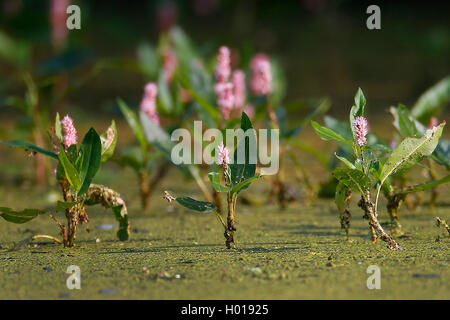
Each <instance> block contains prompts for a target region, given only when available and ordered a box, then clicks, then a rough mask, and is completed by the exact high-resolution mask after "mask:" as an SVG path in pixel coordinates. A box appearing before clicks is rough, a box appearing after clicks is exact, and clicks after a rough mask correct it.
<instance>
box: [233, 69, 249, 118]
mask: <svg viewBox="0 0 450 320" xmlns="http://www.w3.org/2000/svg"><path fill="white" fill-rule="evenodd" d="M231 82H232V83H233V94H234V107H235V108H236V109H240V108H242V107H243V106H244V103H245V99H246V95H247V92H246V89H245V73H244V71H242V70H236V71H234V72H233V75H232V77H231Z"/></svg>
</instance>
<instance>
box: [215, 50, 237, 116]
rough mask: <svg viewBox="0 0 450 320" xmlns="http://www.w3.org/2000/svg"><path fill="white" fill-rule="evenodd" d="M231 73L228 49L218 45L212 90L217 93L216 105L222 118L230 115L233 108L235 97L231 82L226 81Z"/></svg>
mask: <svg viewBox="0 0 450 320" xmlns="http://www.w3.org/2000/svg"><path fill="white" fill-rule="evenodd" d="M230 74H231V65H230V49H228V48H227V47H225V46H222V47H220V49H219V55H218V59H217V67H216V85H215V86H214V91H215V92H216V95H217V105H218V106H219V108H220V111H221V112H222V116H223V117H224V119H228V118H229V117H230V113H231V110H233V108H234V104H235V99H234V92H233V83H231V82H228V81H229V80H228V78H229V77H230Z"/></svg>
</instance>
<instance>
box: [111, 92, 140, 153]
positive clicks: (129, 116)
mask: <svg viewBox="0 0 450 320" xmlns="http://www.w3.org/2000/svg"><path fill="white" fill-rule="evenodd" d="M117 103H118V104H119V107H120V110H121V111H122V113H123V115H124V117H125V119H126V120H127V122H128V124H129V125H130V127H131V130H133V132H134V135H135V136H136V139H137V140H138V142H139V145H140V146H141V149H142V151H143V152H146V150H147V140H146V139H145V135H144V130H143V129H142V126H141V124H140V122H139V119H138V117H137V116H136V114H135V113H134V112H133V111H131V109H130V108H129V107H128V106H127V105H126V103H125V102H124V101H123V100H122V99H117Z"/></svg>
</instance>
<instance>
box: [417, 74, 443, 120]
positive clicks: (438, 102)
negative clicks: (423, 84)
mask: <svg viewBox="0 0 450 320" xmlns="http://www.w3.org/2000/svg"><path fill="white" fill-rule="evenodd" d="M449 102H450V76H449V77H446V78H444V79H442V80H441V81H439V82H438V83H437V84H435V85H434V86H432V87H431V88H429V89H428V90H427V91H425V92H424V93H423V94H422V95H421V96H420V97H419V99H418V100H417V102H416V103H415V104H414V106H413V108H412V110H411V114H412V116H413V117H414V118H415V119H417V120H419V121H420V122H422V123H423V124H425V125H426V124H428V121H429V120H430V118H431V117H432V116H435V115H436V114H437V113H438V112H439V111H440V110H441V109H442V108H443V107H445V106H446V105H447V104H448V103H449Z"/></svg>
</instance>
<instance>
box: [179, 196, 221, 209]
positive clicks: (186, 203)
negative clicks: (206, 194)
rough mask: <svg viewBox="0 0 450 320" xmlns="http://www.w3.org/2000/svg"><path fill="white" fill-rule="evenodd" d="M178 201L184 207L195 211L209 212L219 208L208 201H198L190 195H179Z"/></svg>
mask: <svg viewBox="0 0 450 320" xmlns="http://www.w3.org/2000/svg"><path fill="white" fill-rule="evenodd" d="M176 201H177V202H178V203H179V204H181V205H182V206H183V207H186V208H188V209H191V210H195V211H200V212H208V211H213V210H217V207H216V206H215V205H213V204H212V203H211V202H208V201H197V200H194V199H192V198H189V197H177V198H176Z"/></svg>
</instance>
